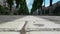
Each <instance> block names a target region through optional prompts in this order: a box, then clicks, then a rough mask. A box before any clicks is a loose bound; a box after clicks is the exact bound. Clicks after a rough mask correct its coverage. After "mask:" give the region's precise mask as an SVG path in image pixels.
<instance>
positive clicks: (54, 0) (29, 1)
mask: <svg viewBox="0 0 60 34" xmlns="http://www.w3.org/2000/svg"><path fill="white" fill-rule="evenodd" d="M33 1H34V0H26V2H27V5H28V8H29V9H31V8H32V4H33ZM58 1H60V0H53V4H54V3H56V2H58ZM43 5H44V4H43ZM45 6H46V7H47V6H49V0H45Z"/></svg>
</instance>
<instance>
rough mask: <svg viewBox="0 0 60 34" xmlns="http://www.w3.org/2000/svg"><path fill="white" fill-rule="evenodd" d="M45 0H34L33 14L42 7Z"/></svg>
mask: <svg viewBox="0 0 60 34" xmlns="http://www.w3.org/2000/svg"><path fill="white" fill-rule="evenodd" d="M42 3H43V0H34V3H33V5H32V9H31V14H32V13H33V12H34V11H36V10H37V9H39V8H41V7H42Z"/></svg>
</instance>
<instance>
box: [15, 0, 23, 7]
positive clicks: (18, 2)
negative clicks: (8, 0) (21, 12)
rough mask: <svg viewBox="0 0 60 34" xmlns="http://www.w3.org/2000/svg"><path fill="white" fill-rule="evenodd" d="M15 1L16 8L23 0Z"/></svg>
mask: <svg viewBox="0 0 60 34" xmlns="http://www.w3.org/2000/svg"><path fill="white" fill-rule="evenodd" d="M15 1H16V8H18V7H19V5H20V3H21V2H22V0H15Z"/></svg>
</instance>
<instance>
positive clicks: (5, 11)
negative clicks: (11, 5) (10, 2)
mask: <svg viewBox="0 0 60 34" xmlns="http://www.w3.org/2000/svg"><path fill="white" fill-rule="evenodd" d="M9 14H10V13H9V9H8V8H7V7H3V6H1V5H0V15H9Z"/></svg>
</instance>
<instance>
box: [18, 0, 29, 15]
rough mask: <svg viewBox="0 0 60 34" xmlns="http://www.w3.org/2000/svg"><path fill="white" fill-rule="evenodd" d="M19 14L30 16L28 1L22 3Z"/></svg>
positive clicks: (24, 0)
mask: <svg viewBox="0 0 60 34" xmlns="http://www.w3.org/2000/svg"><path fill="white" fill-rule="evenodd" d="M18 14H19V15H20V14H21V15H28V14H29V11H28V7H27V4H26V0H23V1H21V2H20V8H19V10H18Z"/></svg>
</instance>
